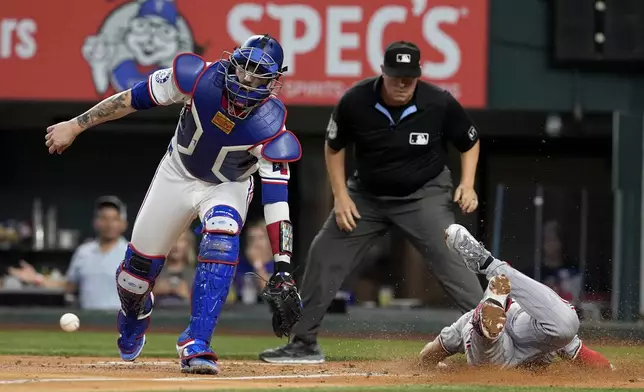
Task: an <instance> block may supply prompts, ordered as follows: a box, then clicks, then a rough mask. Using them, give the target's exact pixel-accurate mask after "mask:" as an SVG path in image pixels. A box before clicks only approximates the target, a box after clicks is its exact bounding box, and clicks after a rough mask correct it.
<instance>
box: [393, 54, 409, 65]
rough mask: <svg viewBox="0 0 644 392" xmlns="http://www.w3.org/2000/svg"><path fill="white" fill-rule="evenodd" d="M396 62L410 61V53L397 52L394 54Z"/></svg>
mask: <svg viewBox="0 0 644 392" xmlns="http://www.w3.org/2000/svg"><path fill="white" fill-rule="evenodd" d="M396 62H397V63H411V55H410V54H407V53H398V54H397V55H396Z"/></svg>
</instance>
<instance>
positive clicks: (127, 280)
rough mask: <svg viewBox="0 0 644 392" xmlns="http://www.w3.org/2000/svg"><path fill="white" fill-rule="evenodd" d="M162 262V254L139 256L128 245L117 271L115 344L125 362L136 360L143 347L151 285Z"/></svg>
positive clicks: (148, 319) (147, 325)
mask: <svg viewBox="0 0 644 392" xmlns="http://www.w3.org/2000/svg"><path fill="white" fill-rule="evenodd" d="M164 262H165V258H164V257H154V256H146V255H142V254H141V253H139V252H137V251H136V250H135V249H134V247H133V246H132V245H130V246H128V249H127V252H126V253H125V258H124V260H123V262H122V263H121V265H119V267H118V268H117V270H116V288H117V292H118V295H119V298H120V300H121V310H119V312H118V315H117V327H118V331H119V338H118V340H117V342H116V344H117V346H118V348H119V352H120V355H121V358H122V359H123V360H125V361H133V360H135V359H136V358H137V357H138V356H139V355H140V354H141V351H142V350H143V345H144V344H145V331H146V330H147V329H148V327H149V325H150V314H151V313H152V308H153V307H154V296H153V295H152V288H153V287H154V281H155V279H156V278H157V276H158V275H159V273H160V272H161V269H162V268H163V263H164Z"/></svg>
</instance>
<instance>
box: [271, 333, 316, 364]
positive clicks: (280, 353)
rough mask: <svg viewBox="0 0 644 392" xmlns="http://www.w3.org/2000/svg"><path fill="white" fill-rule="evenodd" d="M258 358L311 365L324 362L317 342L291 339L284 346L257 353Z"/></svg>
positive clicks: (272, 361) (275, 361)
mask: <svg viewBox="0 0 644 392" xmlns="http://www.w3.org/2000/svg"><path fill="white" fill-rule="evenodd" d="M259 359H261V360H262V361H264V362H268V363H282V364H297V365H312V364H317V363H324V354H322V350H320V346H318V344H317V343H305V342H303V341H301V340H298V339H293V341H292V342H290V343H288V344H287V345H285V346H282V347H278V348H272V349H268V350H266V351H264V352H263V353H261V354H259Z"/></svg>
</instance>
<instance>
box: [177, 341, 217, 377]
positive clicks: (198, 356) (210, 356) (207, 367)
mask: <svg viewBox="0 0 644 392" xmlns="http://www.w3.org/2000/svg"><path fill="white" fill-rule="evenodd" d="M182 337H183V338H185V336H184V335H182V336H180V337H179V339H180V340H181V338H182ZM176 348H177V354H179V358H180V359H181V373H192V374H213V375H214V374H219V367H217V360H218V357H217V354H215V352H214V351H213V350H212V349H211V348H210V346H209V345H208V343H207V342H204V341H203V340H201V339H188V340H184V341H179V342H177V345H176Z"/></svg>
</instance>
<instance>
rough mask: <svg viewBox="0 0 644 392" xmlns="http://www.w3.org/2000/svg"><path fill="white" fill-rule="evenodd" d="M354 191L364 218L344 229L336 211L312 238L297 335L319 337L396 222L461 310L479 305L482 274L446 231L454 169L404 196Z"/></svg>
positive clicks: (308, 338)
mask: <svg viewBox="0 0 644 392" xmlns="http://www.w3.org/2000/svg"><path fill="white" fill-rule="evenodd" d="M349 195H350V196H351V198H352V199H353V202H354V203H355V204H356V207H357V209H358V212H359V213H360V216H361V219H358V220H357V221H356V223H357V227H356V229H354V230H353V231H352V232H349V233H347V232H343V231H342V230H340V228H338V226H337V223H336V221H335V213H334V212H333V211H332V212H331V214H330V215H329V217H328V219H327V221H326V222H325V223H324V226H323V227H322V230H320V232H319V233H318V235H317V236H316V237H315V239H314V240H313V242H312V244H311V248H310V249H309V254H308V257H307V261H306V264H305V265H304V276H303V278H302V282H301V284H299V285H298V286H299V288H300V295H301V296H302V302H303V305H304V313H303V315H302V318H301V319H300V321H299V322H298V323H297V324H296V325H295V326H294V328H293V337H296V338H298V339H302V340H304V341H308V342H312V341H314V340H316V338H317V333H318V329H319V327H320V324H321V322H322V318H323V317H324V315H325V314H326V311H327V309H328V307H329V306H330V304H331V302H332V301H333V298H334V297H335V294H336V292H337V291H338V289H339V288H340V285H341V284H342V282H343V281H344V280H345V278H346V277H347V276H348V275H349V274H350V273H351V271H352V270H353V269H354V268H356V267H357V266H358V265H359V264H360V262H361V261H362V258H363V256H364V254H365V252H366V251H367V250H368V249H369V246H370V245H371V242H372V240H374V239H376V238H377V237H378V236H380V235H383V234H384V233H385V232H387V231H388V229H389V228H390V227H391V226H392V225H394V226H397V227H398V228H399V229H400V230H401V231H402V232H403V233H404V235H405V236H406V237H407V238H408V239H409V240H410V242H411V243H412V244H413V245H414V246H415V247H416V248H417V249H418V251H419V252H420V253H421V254H422V255H423V258H424V260H425V261H426V262H427V263H428V264H429V266H430V268H431V269H432V272H433V274H434V275H435V276H436V277H437V279H438V281H439V282H440V284H441V285H442V286H443V289H444V290H445V291H446V293H447V295H448V296H450V297H451V298H452V299H453V300H454V301H455V303H456V305H457V307H458V308H459V309H460V310H461V312H463V313H465V312H467V311H469V310H470V309H472V308H475V307H476V306H477V305H478V303H479V301H480V300H481V297H482V296H483V289H482V288H481V284H480V283H479V280H478V278H477V276H476V275H475V274H474V273H473V272H471V271H470V270H468V269H467V268H466V267H465V265H464V263H463V261H462V260H461V259H459V258H458V257H457V256H455V255H454V254H452V253H451V252H450V251H449V249H448V248H447V246H446V245H445V242H444V231H445V229H447V227H448V226H449V225H450V224H452V223H454V213H453V211H452V205H453V204H454V203H453V201H452V197H453V185H452V178H451V172H450V171H449V170H448V169H447V168H445V170H444V171H443V172H442V173H441V174H440V175H439V176H437V177H436V178H434V179H432V180H431V181H429V182H428V183H427V184H426V185H425V186H424V187H423V188H421V189H419V190H418V191H416V192H414V193H413V194H411V195H409V196H406V197H404V198H384V197H374V196H371V195H369V194H366V193H364V192H360V191H356V190H352V189H351V188H350V190H349Z"/></svg>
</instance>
